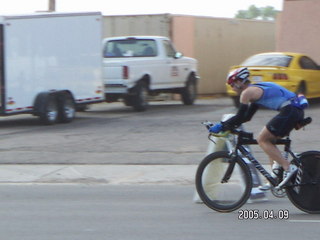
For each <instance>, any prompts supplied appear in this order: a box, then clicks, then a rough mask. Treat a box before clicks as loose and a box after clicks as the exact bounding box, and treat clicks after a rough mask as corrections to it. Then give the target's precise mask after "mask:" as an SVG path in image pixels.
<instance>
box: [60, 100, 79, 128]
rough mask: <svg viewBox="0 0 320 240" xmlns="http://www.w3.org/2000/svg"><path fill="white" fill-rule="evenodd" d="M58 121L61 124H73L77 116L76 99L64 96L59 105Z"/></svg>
mask: <svg viewBox="0 0 320 240" xmlns="http://www.w3.org/2000/svg"><path fill="white" fill-rule="evenodd" d="M58 108H59V112H58V114H59V115H58V121H59V122H61V123H69V122H71V121H72V120H73V119H74V118H75V115H76V108H75V103H74V99H73V97H72V96H71V95H70V94H63V95H61V97H60V98H59V103H58Z"/></svg>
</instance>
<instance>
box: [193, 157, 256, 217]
mask: <svg viewBox="0 0 320 240" xmlns="http://www.w3.org/2000/svg"><path fill="white" fill-rule="evenodd" d="M232 161H234V159H233V157H232V156H231V155H230V154H229V153H228V152H225V151H222V152H214V153H212V154H210V155H208V156H207V157H205V158H204V159H203V160H202V162H201V163H200V165H199V167H198V170H197V173H196V188H197V192H198V194H199V196H200V198H201V200H202V201H203V202H204V203H205V204H206V205H207V206H208V207H209V208H211V209H213V210H216V211H218V212H232V211H234V210H236V209H238V208H240V207H241V206H242V205H243V204H245V203H246V201H247V200H248V198H249V197H250V193H251V189H252V178H251V174H250V169H249V167H248V166H247V165H246V164H245V162H244V161H243V160H242V159H241V158H239V157H238V158H236V159H235V165H234V168H233V171H232V174H231V177H230V179H229V180H228V181H227V182H224V183H223V182H222V179H223V177H224V175H225V173H226V171H227V169H228V167H229V165H230V163H231V162H232Z"/></svg>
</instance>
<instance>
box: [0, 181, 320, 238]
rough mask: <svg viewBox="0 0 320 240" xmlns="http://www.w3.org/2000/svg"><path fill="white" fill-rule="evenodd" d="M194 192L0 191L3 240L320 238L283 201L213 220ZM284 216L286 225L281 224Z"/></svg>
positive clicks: (104, 188) (308, 219) (319, 220)
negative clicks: (254, 214)
mask: <svg viewBox="0 0 320 240" xmlns="http://www.w3.org/2000/svg"><path fill="white" fill-rule="evenodd" d="M192 192H193V187H192V186H159V185H151V186H142V185H136V186H110V185H20V186H17V185H1V186H0V193H1V197H0V205H1V208H0V233H1V239H6V240H21V239H23V240H44V239H46V240H61V239H63V240H109V239H112V240H163V239H166V240H181V239H183V240H195V239H201V240H212V239H219V240H229V239H241V240H244V239H246V240H255V239H261V240H269V239H270V238H280V239H291V240H300V239H318V238H319V233H320V230H319V224H320V217H319V215H310V214H305V213H302V212H301V211H299V210H298V209H296V208H294V207H293V206H292V205H291V203H289V202H288V200H287V199H285V198H284V199H275V198H274V197H272V196H269V201H267V202H258V203H248V204H245V205H244V206H243V207H242V208H241V209H240V210H239V211H235V212H232V213H218V212H214V211H212V210H210V209H208V208H207V207H206V206H204V205H203V204H195V203H193V202H192V200H191V198H190V196H191V195H192ZM253 210H255V211H258V212H259V214H260V216H263V213H264V212H268V213H270V214H268V215H266V216H269V217H262V218H258V219H250V218H245V219H241V218H242V216H243V214H242V212H250V211H253ZM284 211H285V212H287V213H288V215H287V217H285V218H283V217H281V216H283V215H281V216H280V213H281V212H284ZM272 213H273V214H274V215H273V216H274V217H277V218H271V217H270V216H271V214H272ZM247 216H248V215H247Z"/></svg>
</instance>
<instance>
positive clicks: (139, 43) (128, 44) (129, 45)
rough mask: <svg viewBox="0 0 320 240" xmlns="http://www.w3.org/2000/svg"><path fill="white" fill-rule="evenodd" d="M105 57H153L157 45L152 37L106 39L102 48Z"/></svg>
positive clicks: (155, 54)
mask: <svg viewBox="0 0 320 240" xmlns="http://www.w3.org/2000/svg"><path fill="white" fill-rule="evenodd" d="M103 52H104V57H105V58H121V57H154V56H157V46H156V42H155V40H152V39H135V38H129V39H121V40H111V41H108V42H107V43H106V45H105V48H104V51H103Z"/></svg>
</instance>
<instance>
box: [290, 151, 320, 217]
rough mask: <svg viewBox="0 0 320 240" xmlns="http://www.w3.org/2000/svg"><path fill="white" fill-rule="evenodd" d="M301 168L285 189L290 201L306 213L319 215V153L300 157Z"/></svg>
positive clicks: (308, 153) (305, 154)
mask: <svg viewBox="0 0 320 240" xmlns="http://www.w3.org/2000/svg"><path fill="white" fill-rule="evenodd" d="M300 162H301V167H299V169H298V172H297V174H296V176H294V177H292V178H291V180H290V181H289V184H288V186H287V187H286V193H287V195H288V198H289V199H290V201H291V202H292V203H293V205H295V206H296V207H297V208H299V209H300V210H302V211H304V212H307V213H320V204H319V203H320V152H318V151H310V152H305V153H302V154H301V156H300Z"/></svg>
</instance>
